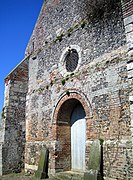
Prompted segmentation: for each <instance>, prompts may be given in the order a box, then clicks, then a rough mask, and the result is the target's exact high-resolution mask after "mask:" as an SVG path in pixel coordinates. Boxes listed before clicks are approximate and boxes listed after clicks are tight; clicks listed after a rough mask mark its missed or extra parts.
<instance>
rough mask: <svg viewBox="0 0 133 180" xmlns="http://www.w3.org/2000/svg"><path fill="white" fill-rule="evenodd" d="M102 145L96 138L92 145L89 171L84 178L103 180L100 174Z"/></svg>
mask: <svg viewBox="0 0 133 180" xmlns="http://www.w3.org/2000/svg"><path fill="white" fill-rule="evenodd" d="M100 163H101V145H100V141H99V140H95V141H94V142H93V143H92V145H91V147H90V156H89V165H88V171H87V172H85V173H84V180H102V177H101V174H100Z"/></svg>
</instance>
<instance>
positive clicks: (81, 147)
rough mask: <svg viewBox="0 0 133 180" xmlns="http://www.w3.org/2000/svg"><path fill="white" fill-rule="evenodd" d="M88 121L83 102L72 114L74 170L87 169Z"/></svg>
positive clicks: (72, 158) (72, 164)
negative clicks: (86, 143)
mask: <svg viewBox="0 0 133 180" xmlns="http://www.w3.org/2000/svg"><path fill="white" fill-rule="evenodd" d="M85 142H86V121H85V112H84V109H83V107H82V105H81V104H79V105H77V106H76V107H75V108H74V110H73V113H72V116H71V166H72V170H75V171H77V170H78V171H84V170H85Z"/></svg>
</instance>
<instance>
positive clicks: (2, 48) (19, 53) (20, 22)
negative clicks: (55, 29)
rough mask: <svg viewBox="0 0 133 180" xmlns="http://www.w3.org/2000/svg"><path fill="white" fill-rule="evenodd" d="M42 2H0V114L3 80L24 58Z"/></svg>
mask: <svg viewBox="0 0 133 180" xmlns="http://www.w3.org/2000/svg"><path fill="white" fill-rule="evenodd" d="M43 2H44V0H0V112H1V110H2V107H3V101H4V78H5V77H6V76H7V75H8V74H9V72H10V71H11V70H12V69H13V68H14V67H15V66H16V65H17V64H18V63H19V62H20V61H21V60H22V59H23V58H24V52H25V49H26V46H27V43H28V41H29V39H30V36H31V34H32V31H33V28H34V25H35V23H36V20H37V18H38V15H39V12H40V9H41V7H42V4H43Z"/></svg>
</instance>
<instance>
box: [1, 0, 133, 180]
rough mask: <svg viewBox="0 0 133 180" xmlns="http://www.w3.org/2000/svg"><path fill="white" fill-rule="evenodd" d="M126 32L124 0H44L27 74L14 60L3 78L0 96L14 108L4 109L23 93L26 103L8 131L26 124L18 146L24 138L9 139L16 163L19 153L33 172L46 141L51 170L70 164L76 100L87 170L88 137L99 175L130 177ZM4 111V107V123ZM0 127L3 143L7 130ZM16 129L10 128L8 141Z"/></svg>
mask: <svg viewBox="0 0 133 180" xmlns="http://www.w3.org/2000/svg"><path fill="white" fill-rule="evenodd" d="M128 7H129V8H128ZM88 9H89V11H88ZM128 10H129V12H128ZM129 36H130V37H131V38H132V3H131V1H130V0H129V1H123V2H120V1H119V0H117V1H114V2H113V3H112V1H109V0H108V1H106V3H105V2H103V1H102V0H101V1H99V4H98V5H96V2H95V1H90V3H88V1H86V0H80V1H77V2H76V3H75V1H69V0H68V1H65V0H62V1H60V0H49V1H45V3H44V5H43V7H42V10H41V12H40V15H39V18H38V20H37V23H36V26H35V28H34V30H33V34H32V36H31V39H30V41H29V43H28V46H27V49H26V52H25V55H26V56H27V55H28V56H29V57H28V60H27V61H26V62H28V63H29V67H28V72H27V69H25V68H24V66H21V67H22V68H20V69H23V68H24V69H25V71H22V72H24V74H25V76H22V75H21V73H19V72H20V71H18V70H19V66H18V67H17V68H16V69H15V71H13V72H12V73H10V76H8V77H7V78H6V83H7V84H8V86H7V87H8V90H9V92H12V93H13V96H10V97H9V93H7V94H6V95H5V100H7V102H8V103H9V99H10V103H9V105H8V107H12V103H13V105H14V107H15V108H11V109H12V110H11V112H10V115H11V116H12V115H13V112H14V111H15V110H16V107H18V104H17V102H18V99H20V98H21V96H22V97H24V98H21V100H20V101H19V103H20V104H21V103H22V102H24V103H23V106H22V107H23V108H24V107H25V106H26V108H25V111H24V109H23V108H22V109H23V111H22V112H23V113H22V119H21V115H20V114H19V113H18V114H19V116H20V118H19V121H17V122H18V123H17V125H16V124H14V127H13V130H14V128H18V127H19V128H20V127H21V126H20V124H21V123H22V122H23V123H24V124H23V125H24V126H23V128H24V131H23V132H24V133H25V130H26V136H25V137H23V138H22V134H20V135H19V136H17V138H18V139H19V140H20V144H21V143H22V141H23V142H26V143H24V144H23V145H22V146H21V145H20V146H19V145H18V139H16V142H17V144H15V145H13V143H12V141H11V143H9V145H11V146H12V147H14V148H17V147H20V148H22V149H21V150H20V156H19V157H18V156H17V161H20V157H21V159H22V161H21V162H22V164H21V168H22V167H23V162H25V170H26V171H31V172H33V171H35V170H37V166H38V161H39V156H40V152H41V149H42V148H43V147H44V146H45V145H46V146H47V147H48V148H49V151H50V157H49V174H52V173H55V172H60V171H66V170H71V152H70V151H71V140H70V137H71V136H70V129H71V128H70V116H71V113H72V110H73V108H74V107H75V105H76V104H77V103H81V104H82V106H83V108H84V110H85V113H86V127H87V128H86V137H87V138H86V158H85V159H86V170H87V167H88V162H89V153H90V152H89V151H90V145H91V143H92V142H93V141H94V140H95V139H103V140H104V148H103V149H104V177H105V178H107V179H109V178H113V179H120V180H124V179H131V178H132V173H133V168H132V166H133V157H132V123H133V122H132V117H133V115H132V111H133V110H132V95H133V94H132V88H133V81H132V61H133V59H132V53H131V51H132V49H131V48H130V42H129V40H130V39H131V38H129ZM71 49H75V50H77V52H78V54H79V64H78V67H77V68H76V69H75V70H74V72H67V71H66V67H65V62H64V59H65V56H66V54H67V53H68V51H69V50H71ZM24 62H25V61H24ZM21 65H24V63H22V64H21ZM26 67H27V66H26ZM27 73H28V74H27ZM16 77H19V81H18V80H16V79H15V82H16V83H15V86H18V84H22V85H23V93H22V94H21V95H20V94H19V90H21V88H20V89H19V88H18V89H19V90H17V91H18V94H17V98H16V100H14V98H15V94H14V91H13V90H11V89H10V88H14V83H12V80H13V79H14V78H16ZM23 77H25V78H24V80H23ZM27 80H28V83H27ZM9 82H10V83H9ZM18 82H19V83H18ZM24 87H25V88H24ZM15 88H16V87H15ZM10 90H11V91H10ZM22 99H23V100H24V101H23V100H22ZM12 100H13V102H12ZM16 101H17V102H16ZM5 102H6V101H5ZM10 115H9V114H8V113H7V112H6V118H5V119H6V121H5V122H7V124H8V122H9V121H8V119H9V117H10ZM13 116H14V115H13ZM17 119H18V118H16V119H15V118H14V121H13V123H15V120H17ZM25 123H26V124H25ZM7 124H6V127H8V126H7ZM10 126H11V125H10ZM6 127H5V133H7V135H5V140H4V145H3V149H4V146H5V145H6V142H7V141H6V138H8V142H9V135H10V131H11V130H12V128H11V127H10V128H9V129H6ZM16 132H17V131H16V130H15V131H14V133H16ZM19 132H21V133H22V130H20V131H19ZM14 133H12V132H11V135H12V136H11V139H14V137H15V135H14ZM25 138H26V139H25ZM13 142H14V140H13ZM24 145H25V151H23V150H24V149H23V148H24ZM6 147H8V146H6ZM7 149H10V148H7ZM6 153H7V152H5V154H6ZM16 153H17V154H18V151H17V150H16ZM23 153H25V156H24V155H23ZM5 154H3V157H4V155H5ZM11 154H12V153H11ZM11 154H10V156H9V157H8V159H7V161H6V160H5V161H4V162H5V165H6V164H7V162H8V160H10V159H11V162H12V163H14V164H16V160H15V159H13V156H12V155H11ZM23 157H25V158H24V161H23ZM3 167H4V164H3ZM7 167H8V166H7ZM11 167H13V165H12V164H11V166H10V167H9V169H12V170H13V169H15V168H17V169H19V168H18V167H15V168H11ZM3 169H4V168H3Z"/></svg>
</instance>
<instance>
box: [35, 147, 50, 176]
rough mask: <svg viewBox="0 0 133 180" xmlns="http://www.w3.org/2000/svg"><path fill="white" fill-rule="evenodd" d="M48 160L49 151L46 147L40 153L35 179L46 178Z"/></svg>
mask: <svg viewBox="0 0 133 180" xmlns="http://www.w3.org/2000/svg"><path fill="white" fill-rule="evenodd" d="M48 159H49V151H48V149H47V148H46V147H44V149H43V150H42V151H41V155H40V160H39V164H38V170H37V171H36V173H35V177H36V178H38V179H46V178H48Z"/></svg>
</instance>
